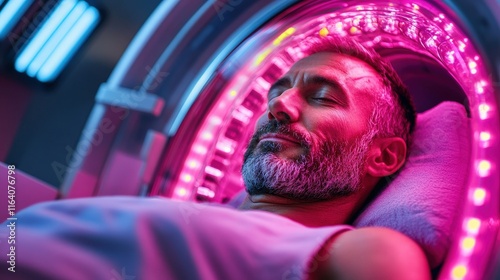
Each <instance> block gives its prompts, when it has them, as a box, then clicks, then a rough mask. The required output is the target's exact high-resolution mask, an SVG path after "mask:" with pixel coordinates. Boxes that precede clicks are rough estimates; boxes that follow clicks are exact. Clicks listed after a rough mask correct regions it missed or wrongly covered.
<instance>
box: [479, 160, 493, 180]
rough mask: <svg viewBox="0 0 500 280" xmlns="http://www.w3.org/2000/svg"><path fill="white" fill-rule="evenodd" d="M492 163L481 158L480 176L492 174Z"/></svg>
mask: <svg viewBox="0 0 500 280" xmlns="http://www.w3.org/2000/svg"><path fill="white" fill-rule="evenodd" d="M490 169H491V163H490V162H489V161H488V160H484V159H483V160H481V161H480V162H479V164H478V165H477V171H478V173H479V175H480V176H487V175H488V174H490Z"/></svg>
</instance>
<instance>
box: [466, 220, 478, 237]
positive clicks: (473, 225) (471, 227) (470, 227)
mask: <svg viewBox="0 0 500 280" xmlns="http://www.w3.org/2000/svg"><path fill="white" fill-rule="evenodd" d="M480 226H481V221H480V220H479V219H477V218H470V219H469V221H467V231H469V232H471V233H477V232H478V231H479V227H480Z"/></svg>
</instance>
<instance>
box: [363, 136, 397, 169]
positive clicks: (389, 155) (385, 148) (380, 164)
mask: <svg viewBox="0 0 500 280" xmlns="http://www.w3.org/2000/svg"><path fill="white" fill-rule="evenodd" d="M406 152H407V148H406V143H405V141H404V140H403V139H402V138H401V137H388V138H377V139H374V140H373V143H372V145H371V147H370V151H369V153H368V157H367V159H366V171H367V173H368V174H370V175H372V176H374V177H385V176H389V175H391V174H393V173H395V172H396V171H398V170H399V168H401V166H403V164H404V163H405V160H406Z"/></svg>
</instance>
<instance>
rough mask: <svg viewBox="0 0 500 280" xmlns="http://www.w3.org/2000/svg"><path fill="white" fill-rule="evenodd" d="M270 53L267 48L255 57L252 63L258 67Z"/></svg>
mask: <svg viewBox="0 0 500 280" xmlns="http://www.w3.org/2000/svg"><path fill="white" fill-rule="evenodd" d="M270 53H271V48H267V49H265V50H264V51H263V52H261V53H260V54H258V55H257V57H256V58H255V63H254V64H255V66H259V65H260V64H261V63H262V61H264V59H265V58H266V57H267V56H268V55H269V54H270Z"/></svg>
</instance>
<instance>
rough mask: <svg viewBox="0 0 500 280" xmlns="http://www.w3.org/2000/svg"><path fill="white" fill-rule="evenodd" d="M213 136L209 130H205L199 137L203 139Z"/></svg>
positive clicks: (209, 138) (210, 138)
mask: <svg viewBox="0 0 500 280" xmlns="http://www.w3.org/2000/svg"><path fill="white" fill-rule="evenodd" d="M213 138H214V135H213V134H212V133H211V132H208V131H205V132H203V134H201V139H203V140H212V139H213Z"/></svg>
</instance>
